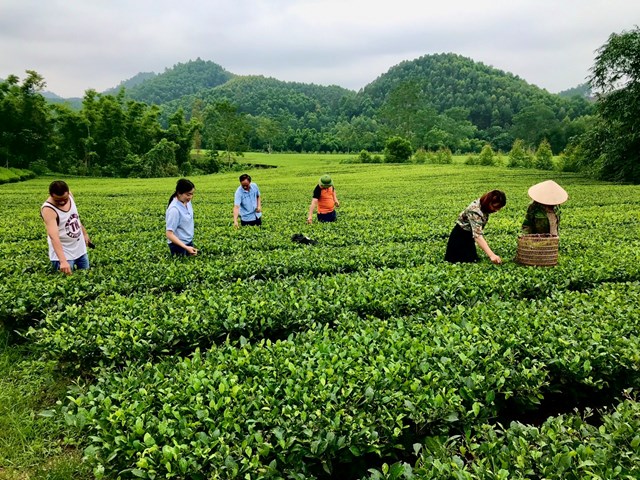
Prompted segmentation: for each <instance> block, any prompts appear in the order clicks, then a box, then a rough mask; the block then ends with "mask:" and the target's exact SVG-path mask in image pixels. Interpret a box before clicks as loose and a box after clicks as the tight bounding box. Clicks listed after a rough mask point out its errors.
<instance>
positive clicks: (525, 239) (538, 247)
mask: <svg viewBox="0 0 640 480" xmlns="http://www.w3.org/2000/svg"><path fill="white" fill-rule="evenodd" d="M558 240H559V239H558V237H557V236H556V235H550V234H548V233H547V234H535V235H522V236H521V237H518V254H517V256H516V262H518V263H521V264H522V265H533V266H537V267H552V266H554V265H557V264H558V243H559V242H558Z"/></svg>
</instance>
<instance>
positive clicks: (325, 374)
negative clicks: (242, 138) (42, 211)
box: [0, 152, 640, 479]
mask: <svg viewBox="0 0 640 480" xmlns="http://www.w3.org/2000/svg"><path fill="white" fill-rule="evenodd" d="M489 153H490V152H485V155H487V156H488V155H489ZM354 155H355V154H343V155H310V154H307V155H283V154H266V153H246V154H245V157H244V161H246V162H247V163H251V164H269V163H271V164H273V165H277V168H273V169H255V170H251V171H250V174H251V175H252V177H253V179H254V181H255V182H256V183H258V184H259V186H260V189H261V191H262V195H263V210H264V217H263V221H264V225H263V227H261V228H251V227H246V228H242V229H240V230H234V229H233V228H232V222H231V219H232V215H231V213H232V198H233V192H234V190H235V188H236V187H237V184H238V179H237V174H235V173H220V174H217V175H210V176H198V177H191V179H192V180H193V181H194V183H195V185H196V196H195V198H194V211H195V217H196V238H195V244H196V246H197V247H198V249H199V250H200V254H199V255H198V256H196V257H193V258H184V259H178V258H170V257H169V254H168V249H167V247H166V240H165V238H164V234H163V233H164V209H165V206H166V202H167V199H168V197H169V195H170V193H171V192H172V190H173V187H174V185H175V178H166V179H144V180H143V179H119V180H116V179H106V178H93V179H84V178H71V179H69V180H68V181H69V185H70V187H71V189H72V191H73V192H74V195H75V197H76V200H77V203H78V208H79V210H80V213H81V216H82V219H83V222H84V223H85V225H86V227H87V229H88V231H89V233H90V234H91V237H92V240H93V241H94V243H95V244H96V245H97V247H96V249H95V250H92V251H91V252H90V259H91V262H92V269H91V270H90V271H88V272H76V273H75V274H74V275H72V276H71V277H65V276H63V275H56V274H52V273H50V272H49V265H48V260H47V247H46V240H45V230H44V227H43V225H42V222H41V220H40V219H39V217H38V215H37V208H38V205H39V204H40V203H41V201H42V200H43V199H44V197H45V196H46V189H47V185H48V180H46V179H38V178H36V179H33V180H29V181H27V182H23V183H21V184H20V185H15V184H6V185H2V186H0V199H2V200H3V202H4V203H5V204H7V203H8V202H9V200H10V201H11V203H12V205H14V209H13V213H12V215H11V216H4V217H3V219H2V221H1V222H2V225H1V226H2V228H3V230H4V231H6V232H11V235H5V236H3V238H2V240H1V241H0V258H2V260H0V273H1V274H2V277H3V282H2V284H0V320H2V323H3V325H4V334H3V335H4V338H5V339H6V340H4V341H3V342H2V343H0V378H1V379H2V380H0V392H2V393H1V394H0V412H2V413H1V415H0V425H1V426H3V427H4V428H1V429H0V478H2V477H3V476H4V477H6V478H40V477H43V478H68V479H70V478H80V479H81V478H88V477H91V476H94V477H96V478H118V477H120V478H136V477H137V478H171V477H176V478H229V479H231V478H245V477H246V478H273V479H276V478H291V479H302V478H304V479H314V478H316V479H328V478H336V477H337V476H340V478H349V479H356V478H372V479H373V478H395V479H399V478H407V479H408V478H440V479H446V478H452V477H454V478H458V477H459V478H506V476H513V477H518V476H522V477H540V478H542V477H544V478H584V477H585V476H588V475H589V474H592V475H599V476H600V477H602V478H611V477H614V476H616V475H617V476H618V477H620V478H634V477H636V476H637V472H638V469H639V468H640V456H639V455H638V449H637V446H638V437H637V431H638V425H637V423H638V420H637V417H638V404H637V402H636V400H635V392H637V390H638V388H639V386H640V359H639V357H638V351H640V337H638V335H637V332H638V328H639V327H640V313H639V312H638V309H637V305H638V302H640V248H639V247H640V244H639V242H640V241H639V240H638V238H640V237H639V235H638V234H639V233H640V219H639V218H637V216H636V215H634V214H633V212H635V211H637V210H638V207H639V205H638V203H639V200H638V199H639V198H640V195H639V193H640V191H639V187H637V186H632V185H615V184H609V183H600V182H595V181H589V180H586V179H585V178H584V177H582V176H578V175H576V174H572V173H555V174H554V176H553V178H554V179H555V180H556V181H557V182H558V183H560V184H561V185H562V186H563V187H564V188H565V189H566V190H567V191H568V192H569V195H570V200H569V202H567V204H566V205H563V213H562V223H561V225H560V234H561V241H560V262H559V265H558V266H557V267H554V268H546V269H545V268H534V267H523V266H520V265H518V264H516V263H515V262H513V261H512V260H510V259H513V258H514V257H515V253H516V252H515V250H516V238H517V235H518V232H519V230H520V225H521V222H522V220H523V217H524V213H525V211H526V207H527V205H528V203H529V201H530V199H529V198H528V197H527V195H526V191H527V189H528V188H529V186H531V185H532V184H534V183H537V182H539V181H541V180H544V179H546V178H548V175H549V173H548V172H545V171H541V170H535V169H526V170H525V169H512V168H507V167H506V166H490V165H478V166H473V165H464V164H463V163H464V160H465V156H459V157H454V158H453V163H452V164H447V165H444V164H429V163H425V164H418V163H413V162H412V163H407V164H387V163H382V164H352V163H341V162H342V161H343V160H345V159H349V158H353V157H354ZM505 163H506V162H505ZM323 173H329V174H331V176H332V178H333V180H334V182H335V186H336V190H337V192H338V195H339V198H340V200H341V206H340V208H339V209H338V221H337V222H336V223H332V224H319V223H314V224H312V225H308V224H307V223H306V221H305V220H306V212H307V209H308V204H309V201H310V198H311V194H312V191H313V188H314V186H315V184H316V183H317V181H318V178H319V176H320V175H321V174H323ZM492 188H500V189H502V190H504V191H505V192H506V194H507V197H508V203H507V206H506V207H505V208H504V209H503V210H501V211H500V212H498V213H497V214H495V215H493V216H492V218H491V220H490V222H489V224H488V226H487V228H486V235H487V239H488V241H489V243H490V244H491V246H492V249H493V250H494V251H495V252H496V253H498V254H499V255H501V257H502V258H503V259H504V260H505V263H504V264H503V265H501V266H496V265H493V264H491V263H490V262H489V261H488V260H486V259H484V260H483V261H481V262H479V263H478V264H472V265H464V266H463V265H451V264H448V263H445V262H444V261H443V259H442V258H443V255H444V249H445V245H446V241H447V238H448V235H449V232H450V230H451V228H452V227H453V224H454V221H455V219H456V217H457V215H458V214H459V212H460V211H461V210H462V208H464V207H465V206H466V205H467V204H468V203H469V202H470V201H472V200H473V199H475V198H477V197H479V196H480V195H481V194H482V193H484V192H485V191H487V190H489V189H492ZM34 212H35V213H34ZM294 233H303V234H305V235H307V236H309V237H311V238H313V239H315V240H317V241H318V244H317V245H313V246H311V245H300V244H298V243H294V242H292V241H291V240H290V239H291V236H292V235H293V234H294ZM14 332H18V333H19V334H16V333H14ZM19 399H24V401H19ZM574 407H575V408H579V409H580V410H579V411H578V412H577V413H575V412H573V409H574ZM586 407H590V408H593V409H594V410H588V409H586ZM602 407H606V409H605V410H603V411H602V412H601V411H600V409H601V408H602ZM591 411H593V412H595V413H594V415H592V416H591V413H589V412H591ZM547 417H550V418H549V419H547ZM512 421H513V422H514V423H511V422H512ZM82 457H84V458H85V461H84V462H81V458H82ZM625 476H626V477H625Z"/></svg>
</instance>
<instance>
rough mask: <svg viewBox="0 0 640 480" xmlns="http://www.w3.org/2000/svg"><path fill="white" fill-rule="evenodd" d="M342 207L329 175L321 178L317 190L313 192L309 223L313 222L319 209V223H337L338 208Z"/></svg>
mask: <svg viewBox="0 0 640 480" xmlns="http://www.w3.org/2000/svg"><path fill="white" fill-rule="evenodd" d="M339 206H340V202H339V201H338V197H337V196H336V189H335V188H334V186H333V180H331V177H330V176H329V175H323V176H322V177H320V181H319V182H318V185H316V188H315V189H314V190H313V200H311V205H310V206H309V216H308V217H307V223H311V222H313V211H314V210H315V209H316V207H317V208H318V221H319V222H335V221H336V210H335V209H336V207H339Z"/></svg>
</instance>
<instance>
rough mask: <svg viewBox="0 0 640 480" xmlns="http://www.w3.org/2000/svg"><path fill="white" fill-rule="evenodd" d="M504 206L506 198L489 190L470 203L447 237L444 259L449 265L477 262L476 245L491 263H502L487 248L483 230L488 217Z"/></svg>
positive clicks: (498, 192)
mask: <svg viewBox="0 0 640 480" xmlns="http://www.w3.org/2000/svg"><path fill="white" fill-rule="evenodd" d="M506 204H507V196H506V195H505V194H504V192H501V191H500V190H491V191H490V192H487V193H485V194H484V195H483V196H482V197H480V198H479V199H477V200H474V201H473V202H471V204H470V205H469V206H468V207H467V208H465V209H464V210H463V211H462V213H460V215H459V216H458V220H457V221H456V225H455V227H453V230H452V231H451V235H449V242H448V243H447V252H446V253H445V255H444V259H445V260H446V261H447V262H451V263H458V262H460V263H469V262H477V261H478V260H479V259H478V253H477V252H476V243H477V244H478V245H479V246H480V248H481V249H482V250H483V251H484V253H486V254H487V256H488V257H489V259H490V260H491V261H492V262H493V263H496V264H497V263H502V259H501V258H500V257H499V256H498V255H496V254H495V253H493V251H492V250H491V248H489V245H488V244H487V241H486V240H485V239H484V232H483V229H484V226H485V225H486V224H487V222H488V221H489V215H490V214H492V213H495V212H497V211H498V210H500V209H501V208H502V207H504V206H505V205H506Z"/></svg>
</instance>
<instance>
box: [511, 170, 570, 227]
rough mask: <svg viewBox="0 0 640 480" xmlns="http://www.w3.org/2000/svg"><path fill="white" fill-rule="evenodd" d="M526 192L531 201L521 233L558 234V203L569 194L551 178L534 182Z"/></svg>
mask: <svg viewBox="0 0 640 480" xmlns="http://www.w3.org/2000/svg"><path fill="white" fill-rule="evenodd" d="M528 193H529V197H531V199H532V200H533V202H531V203H530V204H529V207H528V208H527V214H526V216H525V218H524V222H522V233H524V234H526V235H531V234H550V235H553V236H558V224H559V223H560V211H559V209H558V205H560V204H562V203H564V202H566V201H567V199H568V198H569V194H568V193H567V192H566V191H565V190H564V188H562V187H561V186H560V185H558V184H557V183H556V182H554V181H553V180H547V181H545V182H541V183H536V184H535V185H534V186H532V187H531V188H529V191H528Z"/></svg>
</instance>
